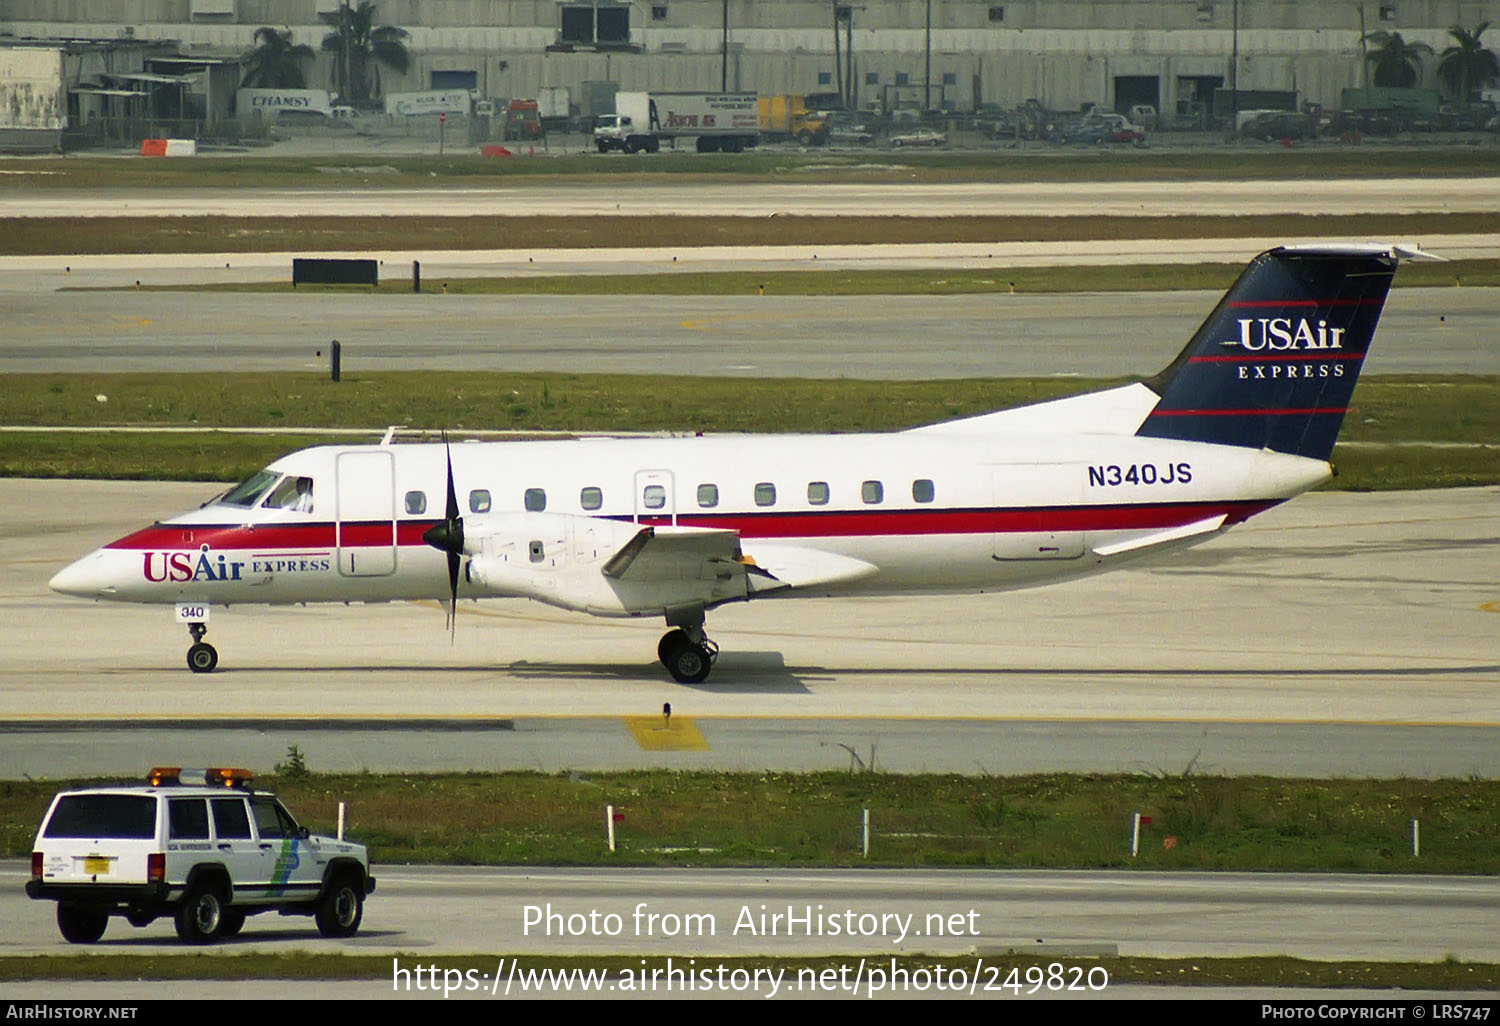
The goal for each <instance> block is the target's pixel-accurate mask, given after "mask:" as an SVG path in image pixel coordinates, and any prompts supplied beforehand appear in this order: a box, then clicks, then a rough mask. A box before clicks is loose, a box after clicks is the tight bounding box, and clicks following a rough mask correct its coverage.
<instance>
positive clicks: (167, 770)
mask: <svg viewBox="0 0 1500 1026" xmlns="http://www.w3.org/2000/svg"><path fill="white" fill-rule="evenodd" d="M254 779H255V775H254V774H253V773H251V772H250V771H249V770H247V769H243V768H241V767H238V766H209V767H206V768H204V769H183V768H182V767H180V766H155V767H152V769H151V772H149V773H147V774H146V781H147V783H149V784H150V785H151V786H152V787H169V786H172V785H178V786H182V785H194V786H205V787H245V786H246V785H248V784H249V783H250V781H252V780H254Z"/></svg>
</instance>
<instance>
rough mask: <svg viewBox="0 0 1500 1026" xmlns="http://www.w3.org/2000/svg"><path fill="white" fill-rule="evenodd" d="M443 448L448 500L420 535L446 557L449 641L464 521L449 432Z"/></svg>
mask: <svg viewBox="0 0 1500 1026" xmlns="http://www.w3.org/2000/svg"><path fill="white" fill-rule="evenodd" d="M443 448H444V449H445V450H446V451H447V454H448V500H447V506H446V508H445V509H444V511H443V513H444V515H443V520H442V522H441V523H438V524H434V525H432V526H431V527H429V528H428V529H427V530H426V531H424V532H422V540H423V541H424V542H426V543H427V544H428V545H431V546H432V547H433V548H435V549H439V550H441V551H443V552H446V553H447V554H448V600H449V601H448V631H449V640H450V641H451V640H452V639H453V636H454V634H455V632H456V631H457V629H458V623H457V620H458V568H459V564H460V563H461V562H462V561H463V552H464V518H463V517H462V516H461V515H460V514H459V510H458V491H457V489H456V488H455V487H454V485H453V448H452V447H451V446H450V445H449V444H448V432H446V431H444V432H443Z"/></svg>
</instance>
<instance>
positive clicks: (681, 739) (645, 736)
mask: <svg viewBox="0 0 1500 1026" xmlns="http://www.w3.org/2000/svg"><path fill="white" fill-rule="evenodd" d="M625 729H627V730H629V731H630V736H631V737H633V738H635V743H636V744H638V745H640V746H641V748H643V749H644V750H646V751H648V752H706V751H708V742H707V741H705V740H703V735H702V734H701V733H699V732H698V728H697V727H695V726H693V721H692V720H690V719H688V718H687V717H685V716H674V717H672V719H671V720H668V719H666V717H663V716H626V717H625Z"/></svg>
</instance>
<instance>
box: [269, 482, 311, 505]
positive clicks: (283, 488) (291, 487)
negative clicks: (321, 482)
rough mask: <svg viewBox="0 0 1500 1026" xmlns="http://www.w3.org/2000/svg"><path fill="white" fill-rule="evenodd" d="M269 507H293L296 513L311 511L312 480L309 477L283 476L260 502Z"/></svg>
mask: <svg viewBox="0 0 1500 1026" xmlns="http://www.w3.org/2000/svg"><path fill="white" fill-rule="evenodd" d="M262 505H263V506H266V507H267V508H269V509H294V510H296V511H297V512H298V513H311V512H312V511H313V480H312V478H310V477H285V478H283V479H282V481H281V484H279V485H277V486H276V489H275V490H274V491H272V492H271V494H270V495H269V496H268V497H267V498H266V501H265V502H264V503H262Z"/></svg>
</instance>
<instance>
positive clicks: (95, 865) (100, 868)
mask: <svg viewBox="0 0 1500 1026" xmlns="http://www.w3.org/2000/svg"><path fill="white" fill-rule="evenodd" d="M83 871H84V872H85V873H87V874H89V876H100V875H102V874H105V873H108V872H109V859H84V860H83Z"/></svg>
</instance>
